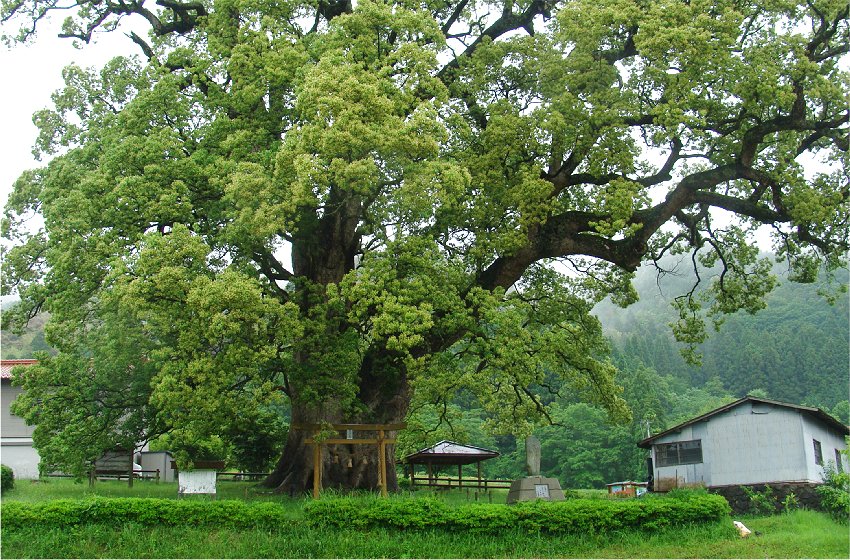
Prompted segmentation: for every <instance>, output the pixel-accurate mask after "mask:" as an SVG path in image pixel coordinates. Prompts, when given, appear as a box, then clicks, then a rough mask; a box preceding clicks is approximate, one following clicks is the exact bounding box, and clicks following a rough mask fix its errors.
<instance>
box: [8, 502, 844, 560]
mask: <svg viewBox="0 0 850 560" xmlns="http://www.w3.org/2000/svg"><path fill="white" fill-rule="evenodd" d="M745 522H746V523H747V525H748V526H749V527H750V528H751V529H754V530H756V531H759V532H760V533H761V534H760V535H757V536H752V537H750V538H748V539H741V538H739V537H738V536H737V534H736V532H735V530H734V529H733V528H732V525H731V522H720V523H713V524H709V525H703V526H699V527H682V528H677V529H670V530H667V531H663V532H657V533H646V532H639V531H638V532H621V533H615V534H608V535H577V536H551V535H540V534H528V533H521V532H508V533H506V534H503V535H500V536H498V537H493V536H483V535H472V534H466V533H449V532H444V531H401V532H400V531H390V530H387V529H375V530H371V531H355V530H346V529H342V530H328V529H309V528H307V527H306V526H304V525H301V524H294V525H291V526H287V527H279V528H277V529H274V530H269V531H261V530H253V529H252V530H222V529H219V530H204V529H195V528H179V529H178V528H150V527H143V526H140V525H133V524H127V525H124V526H123V527H121V528H120V529H116V528H114V527H107V526H103V525H87V526H81V527H76V528H72V529H70V530H68V529H62V530H59V529H53V530H43V529H39V530H35V529H25V530H19V531H6V530H3V534H2V537H3V540H2V545H3V557H4V558H103V557H108V558H280V557H288V558H382V557H383V558H386V557H391V558H530V557H537V558H557V557H560V558H847V557H848V554H850V543H848V536H847V531H846V527H843V526H840V525H839V524H837V523H835V522H834V521H833V520H831V519H830V518H829V517H828V516H826V515H824V514H821V513H816V512H811V511H799V512H795V513H792V514H789V515H781V516H775V517H763V518H750V519H747V520H746V521H745Z"/></svg>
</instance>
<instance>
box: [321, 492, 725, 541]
mask: <svg viewBox="0 0 850 560" xmlns="http://www.w3.org/2000/svg"><path fill="white" fill-rule="evenodd" d="M304 510H305V512H306V515H307V522H308V523H309V524H311V525H313V526H330V527H353V528H361V529H367V528H373V527H390V528H396V529H411V528H412V529H425V528H440V529H446V530H463V531H470V532H481V533H499V532H501V531H505V530H511V529H517V528H519V529H522V530H526V531H530V532H538V531H541V532H546V533H587V532H591V533H602V532H606V531H615V530H619V529H662V528H665V527H670V526H674V525H686V524H694V523H705V522H709V521H716V520H720V519H722V518H723V517H726V516H728V515H729V513H730V512H731V510H730V508H729V504H728V503H727V502H726V500H725V499H724V498H723V497H722V496H715V495H709V494H705V495H702V496H691V497H688V498H687V499H666V498H654V499H645V500H644V499H642V500H592V499H591V500H589V499H575V500H567V501H564V502H543V501H538V502H525V503H521V504H517V505H513V506H506V505H501V504H465V505H461V506H457V507H451V506H448V505H446V504H445V503H443V502H440V501H438V500H434V499H412V500H393V501H375V502H371V503H365V504H364V503H363V502H362V500H361V501H357V500H351V499H335V500H321V501H316V502H311V503H309V504H307V505H306V506H305V508H304Z"/></svg>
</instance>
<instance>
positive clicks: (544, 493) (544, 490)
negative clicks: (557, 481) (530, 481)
mask: <svg viewBox="0 0 850 560" xmlns="http://www.w3.org/2000/svg"><path fill="white" fill-rule="evenodd" d="M534 493H535V494H536V495H537V497H538V498H546V499H549V485H548V484H535V485H534Z"/></svg>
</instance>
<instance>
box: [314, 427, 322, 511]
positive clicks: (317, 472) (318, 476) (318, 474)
mask: <svg viewBox="0 0 850 560" xmlns="http://www.w3.org/2000/svg"><path fill="white" fill-rule="evenodd" d="M321 445H322V444H321V443H319V442H317V441H316V442H313V499H314V500H317V499H319V490H320V489H321V487H322V450H321Z"/></svg>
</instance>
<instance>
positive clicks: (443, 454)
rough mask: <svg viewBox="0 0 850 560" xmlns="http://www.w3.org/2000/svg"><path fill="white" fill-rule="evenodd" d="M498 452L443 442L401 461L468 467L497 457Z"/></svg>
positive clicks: (452, 442) (447, 441)
mask: <svg viewBox="0 0 850 560" xmlns="http://www.w3.org/2000/svg"><path fill="white" fill-rule="evenodd" d="M498 456H499V452H498V451H493V450H492V449H484V448H483V447H475V446H474V445H462V444H460V443H456V442H454V441H449V440H443V441H441V442H439V443H435V444H434V445H432V446H431V447H426V448H425V449H420V450H419V451H417V452H416V453H411V454H410V455H408V456H407V457H405V458H404V459H403V462H405V463H434V464H443V465H468V464H470V463H477V462H478V461H484V460H485V459H492V458H494V457H498Z"/></svg>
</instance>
